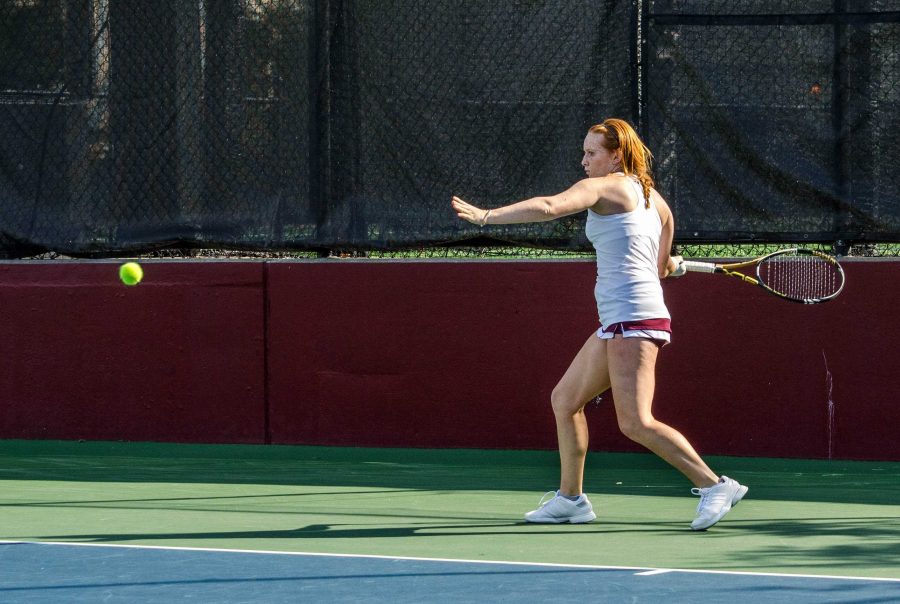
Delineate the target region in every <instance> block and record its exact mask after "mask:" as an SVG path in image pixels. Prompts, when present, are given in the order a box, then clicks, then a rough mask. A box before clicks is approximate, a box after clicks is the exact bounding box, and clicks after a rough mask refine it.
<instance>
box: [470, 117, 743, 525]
mask: <svg viewBox="0 0 900 604" xmlns="http://www.w3.org/2000/svg"><path fill="white" fill-rule="evenodd" d="M651 157H652V156H651V154H650V150H649V149H648V148H647V147H646V145H644V143H643V142H642V141H641V139H640V138H639V137H638V135H637V133H636V132H635V131H634V129H633V128H632V127H631V126H630V125H629V124H628V123H627V122H625V121H622V120H619V119H607V120H606V121H604V122H603V123H602V124H598V125H596V126H593V127H591V128H590V130H588V133H587V136H586V137H585V139H584V157H583V159H582V160H581V165H582V167H583V168H584V171H585V173H586V174H587V178H585V179H583V180H580V181H579V182H577V183H575V184H574V185H573V186H572V187H570V188H569V189H568V190H566V191H563V192H562V193H559V194H557V195H552V196H548V197H533V198H531V199H526V200H524V201H520V202H518V203H514V204H511V205H506V206H503V207H499V208H493V209H489V210H488V209H482V208H479V207H476V206H473V205H471V204H469V203H467V202H465V201H463V200H462V199H460V198H459V197H453V200H452V206H453V209H454V210H455V211H456V213H457V215H458V216H459V217H460V218H462V219H463V220H467V221H469V222H471V223H473V224H477V225H481V226H484V225H489V224H516V223H525V222H542V221H547V220H554V219H556V218H561V217H563V216H568V215H570V214H576V213H578V212H582V211H584V210H587V211H588V212H587V226H586V234H587V237H588V239H589V240H590V241H591V243H592V244H593V245H594V248H595V249H596V251H597V283H596V286H595V288H594V296H595V298H596V300H597V310H598V312H599V315H600V328H599V329H598V330H597V331H596V332H594V333H591V335H590V336H589V337H588V339H587V341H586V342H585V343H584V345H583V346H582V348H581V350H580V351H579V352H578V354H577V355H576V356H575V359H574V360H573V361H572V363H571V365H569V368H568V369H567V370H566V372H565V374H564V375H563V377H562V379H561V380H560V381H559V383H558V384H557V385H556V387H555V388H554V390H553V393H552V395H551V405H552V408H553V413H554V416H555V418H556V432H557V438H558V441H559V456H560V484H559V490H557V491H556V492H552V493H548V494H547V495H552V497H551V498H549V499H548V498H547V496H546V495H545V496H544V498H542V499H541V503H540V504H539V507H538V509H536V510H534V511H531V512H528V513H527V514H525V519H526V520H527V521H529V522H540V523H561V522H570V523H582V522H590V521H592V520H594V519H595V518H596V517H597V516H596V514H595V513H594V511H593V508H592V506H591V502H590V501H589V500H588V498H587V496H586V495H585V494H584V493H583V488H582V487H583V479H584V462H585V456H586V455H587V450H588V428H587V422H586V420H585V415H584V407H585V405H586V404H587V403H588V402H589V401H591V400H592V399H594V398H595V397H596V396H598V395H599V394H601V393H603V392H605V391H606V390H608V389H610V388H611V389H612V394H613V400H614V403H615V410H616V418H617V420H618V424H619V429H620V430H621V431H622V433H623V434H625V435H626V436H627V437H628V438H630V439H632V440H634V441H635V442H638V443H640V444H641V445H643V446H645V447H647V448H648V449H650V450H651V451H653V452H654V453H655V454H657V455H659V456H660V457H661V458H662V459H664V460H665V461H667V462H668V463H670V464H671V465H672V466H674V467H675V468H676V469H678V470H679V471H681V472H682V473H683V474H684V475H685V476H686V477H687V478H688V479H689V480H690V481H691V482H692V483H693V484H694V487H695V488H693V489H691V491H692V493H693V494H695V495H699V496H700V503H699V504H698V506H697V516H696V518H695V519H694V521H693V522H692V523H691V528H692V529H694V530H704V529H707V528H709V527H711V526H712V525H714V524H715V523H717V522H718V521H719V520H721V519H722V518H723V517H724V516H725V514H727V513H728V512H729V510H731V508H732V506H734V505H735V504H737V503H738V502H739V501H740V500H741V498H743V497H744V495H745V494H746V493H747V490H748V489H747V487H745V486H742V485H740V484H738V483H737V482H736V481H734V480H732V479H730V478H728V477H727V476H718V475H716V474H715V473H714V472H713V471H712V470H711V469H710V468H709V466H707V465H706V463H705V462H704V461H703V460H702V459H701V458H700V456H699V455H698V454H697V452H696V451H695V450H694V448H693V447H692V446H691V444H690V443H689V442H688V441H687V439H685V437H684V436H682V435H681V433H679V432H678V431H677V430H675V429H674V428H672V427H670V426H668V425H666V424H664V423H662V422H660V421H658V420H656V419H655V418H654V417H653V413H652V411H651V406H652V404H653V391H654V387H655V377H654V372H655V365H656V357H657V354H658V352H659V349H660V348H661V347H662V346H663V345H665V344H666V343H667V342H669V340H670V337H671V327H670V318H671V317H670V315H669V311H668V309H667V308H666V305H665V302H664V300H663V293H662V287H661V285H660V279H662V278H665V277H667V276H669V275H672V274H673V273H674V274H675V275H676V276H677V275H678V274H681V273H682V272H683V271H681V269H680V267H679V265H678V262H679V261H680V259H678V258H673V257H671V256H670V249H671V247H672V240H673V236H674V232H675V223H674V219H673V218H672V212H671V211H670V209H669V206H668V205H667V204H666V202H665V200H664V199H663V198H662V196H661V195H660V194H659V193H658V192H657V191H656V190H655V189H654V188H653V179H652V177H651V176H650V170H649V167H650V160H651Z"/></svg>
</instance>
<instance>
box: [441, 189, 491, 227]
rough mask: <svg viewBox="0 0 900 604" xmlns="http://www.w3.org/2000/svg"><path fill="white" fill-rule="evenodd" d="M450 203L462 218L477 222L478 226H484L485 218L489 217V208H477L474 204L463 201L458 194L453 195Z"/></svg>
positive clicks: (473, 222)
mask: <svg viewBox="0 0 900 604" xmlns="http://www.w3.org/2000/svg"><path fill="white" fill-rule="evenodd" d="M450 203H451V205H452V206H453V209H454V210H455V211H456V215H457V216H458V217H459V218H462V219H463V220H465V221H467V222H471V223H472V224H477V225H478V226H484V224H485V220H486V219H487V215H488V210H482V209H481V208H477V207H475V206H473V205H472V204H470V203H468V202H466V201H463V200H462V199H460V198H459V197H457V196H456V195H454V196H453V199H452V200H451V202H450Z"/></svg>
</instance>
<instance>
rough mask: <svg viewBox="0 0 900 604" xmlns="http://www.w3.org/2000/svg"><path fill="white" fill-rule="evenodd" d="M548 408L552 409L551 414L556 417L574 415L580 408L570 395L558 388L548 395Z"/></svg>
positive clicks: (563, 389) (564, 389) (565, 390)
mask: <svg viewBox="0 0 900 604" xmlns="http://www.w3.org/2000/svg"><path fill="white" fill-rule="evenodd" d="M550 406H551V407H553V413H554V414H556V415H574V414H575V413H576V412H577V411H578V409H579V408H580V406H579V405H578V401H576V400H575V397H573V396H572V393H571V392H568V391H567V389H566V388H563V387H560V386H557V387H556V388H554V389H553V392H551V393H550Z"/></svg>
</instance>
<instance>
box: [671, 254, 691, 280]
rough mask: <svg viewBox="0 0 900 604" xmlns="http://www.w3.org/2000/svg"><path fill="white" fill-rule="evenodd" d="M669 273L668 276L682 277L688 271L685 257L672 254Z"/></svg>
mask: <svg viewBox="0 0 900 604" xmlns="http://www.w3.org/2000/svg"><path fill="white" fill-rule="evenodd" d="M669 269H670V270H669V274H668V275H666V276H667V277H682V276H684V274H685V273H686V272H687V267H685V265H684V258H682V257H681V256H672V257H671V258H670V259H669Z"/></svg>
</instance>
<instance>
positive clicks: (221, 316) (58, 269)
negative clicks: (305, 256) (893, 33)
mask: <svg viewBox="0 0 900 604" xmlns="http://www.w3.org/2000/svg"><path fill="white" fill-rule="evenodd" d="M144 269H145V277H144V283H143V284H141V285H139V286H137V287H125V286H124V285H122V284H121V283H119V281H118V277H117V265H116V264H113V263H102V262H85V263H80V262H60V263H3V264H0V308H2V315H0V353H2V357H0V358H2V359H3V362H2V364H0V437H3V438H47V439H97V440H118V439H122V440H159V441H181V442H186V441H193V440H197V441H204V442H236V443H250V442H260V441H261V440H262V439H263V437H264V431H263V420H264V397H263V393H264V388H263V383H264V382H263V377H264V375H265V372H264V365H263V361H264V354H263V351H264V341H263V311H264V305H263V301H264V298H263V291H264V290H263V265H262V264H259V263H253V264H251V263H190V264H188V263H148V264H145V265H144Z"/></svg>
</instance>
